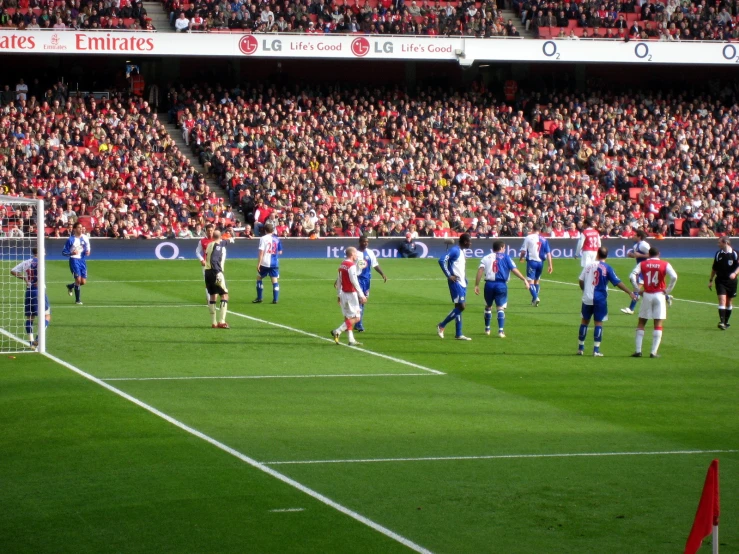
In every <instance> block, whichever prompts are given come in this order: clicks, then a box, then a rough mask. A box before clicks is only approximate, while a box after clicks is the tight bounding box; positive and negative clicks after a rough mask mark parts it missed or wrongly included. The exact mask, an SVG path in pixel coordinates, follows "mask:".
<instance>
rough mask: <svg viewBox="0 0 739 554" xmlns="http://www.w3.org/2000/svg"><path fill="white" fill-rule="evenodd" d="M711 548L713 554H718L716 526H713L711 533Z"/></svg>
mask: <svg viewBox="0 0 739 554" xmlns="http://www.w3.org/2000/svg"><path fill="white" fill-rule="evenodd" d="M711 546H712V548H713V554H718V525H714V526H713V533H712V534H711Z"/></svg>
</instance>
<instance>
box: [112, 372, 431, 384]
mask: <svg viewBox="0 0 739 554" xmlns="http://www.w3.org/2000/svg"><path fill="white" fill-rule="evenodd" d="M434 375H435V374H434V373H356V374H351V373H346V374H334V375H332V374H320V375H222V376H221V375H213V376H209V375H204V376H191V377H99V379H100V380H101V381H106V382H110V381H199V380H207V379H213V380H218V379H331V378H333V377H338V378H347V377H433V376H434Z"/></svg>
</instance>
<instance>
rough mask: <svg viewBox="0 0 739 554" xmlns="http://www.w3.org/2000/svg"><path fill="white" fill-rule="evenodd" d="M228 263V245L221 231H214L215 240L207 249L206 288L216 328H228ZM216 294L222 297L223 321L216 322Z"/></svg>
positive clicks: (212, 319) (211, 315)
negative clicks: (224, 242)
mask: <svg viewBox="0 0 739 554" xmlns="http://www.w3.org/2000/svg"><path fill="white" fill-rule="evenodd" d="M224 265H226V246H225V245H224V244H223V241H222V239H221V232H220V231H213V242H211V243H210V244H209V245H208V248H206V249H205V288H206V289H207V291H208V295H209V297H208V310H209V311H210V317H211V322H212V325H211V326H212V327H213V328H214V329H216V328H217V329H228V328H229V327H228V323H226V314H227V313H228V289H227V288H226V278H225V277H224V276H223V266H224ZM216 296H220V297H221V321H219V322H216Z"/></svg>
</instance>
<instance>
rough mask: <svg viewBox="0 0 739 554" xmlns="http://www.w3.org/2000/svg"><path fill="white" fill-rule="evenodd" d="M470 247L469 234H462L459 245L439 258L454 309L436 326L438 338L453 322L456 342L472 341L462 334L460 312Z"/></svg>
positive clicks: (463, 301)
mask: <svg viewBox="0 0 739 554" xmlns="http://www.w3.org/2000/svg"><path fill="white" fill-rule="evenodd" d="M471 245H472V238H471V237H470V235H469V233H462V234H461V235H460V236H459V244H456V245H454V246H452V247H451V248H449V249H448V250H447V252H446V254H445V255H444V256H442V257H441V258H439V265H440V266H441V270H442V271H443V272H444V275H446V278H447V284H448V285H449V294H451V297H452V302H453V303H454V309H453V310H452V311H451V312H449V315H447V316H446V318H445V319H444V321H442V322H441V323H439V324H438V325H437V326H436V333H437V334H438V335H439V338H442V339H443V338H444V328H445V327H446V326H447V324H448V323H450V322H451V321H454V323H455V327H456V333H455V336H454V338H455V339H457V340H472V339H471V338H469V337H465V336H464V335H463V334H462V312H463V311H464V309H465V307H466V304H465V296H466V294H467V276H466V274H465V270H466V264H467V260H466V258H465V253H464V251H465V249H467V248H469V247H470V246H471Z"/></svg>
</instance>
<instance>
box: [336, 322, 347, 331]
mask: <svg viewBox="0 0 739 554" xmlns="http://www.w3.org/2000/svg"><path fill="white" fill-rule="evenodd" d="M344 331H346V323H342V324H341V325H339V327H337V328H336V332H337V333H343V332H344Z"/></svg>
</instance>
